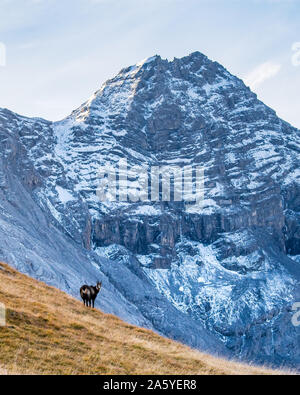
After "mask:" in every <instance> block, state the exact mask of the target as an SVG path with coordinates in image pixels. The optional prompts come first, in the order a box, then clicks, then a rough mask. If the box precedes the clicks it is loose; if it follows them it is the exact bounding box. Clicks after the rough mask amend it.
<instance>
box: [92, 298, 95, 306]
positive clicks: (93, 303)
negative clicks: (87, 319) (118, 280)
mask: <svg viewBox="0 0 300 395" xmlns="http://www.w3.org/2000/svg"><path fill="white" fill-rule="evenodd" d="M92 307H93V308H94V307H95V301H94V299H93V300H92Z"/></svg>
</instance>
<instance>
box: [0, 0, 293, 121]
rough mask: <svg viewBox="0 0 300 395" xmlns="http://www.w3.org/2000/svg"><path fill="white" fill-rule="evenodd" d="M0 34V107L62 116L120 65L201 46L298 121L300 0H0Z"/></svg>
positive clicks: (288, 117)
mask: <svg viewBox="0 0 300 395" xmlns="http://www.w3.org/2000/svg"><path fill="white" fill-rule="evenodd" d="M0 42H2V43H4V44H5V46H6V66H5V67H3V66H0V86H1V89H0V107H6V108H9V109H11V110H13V111H16V112H18V113H21V114H23V115H28V116H40V117H43V118H46V119H50V120H58V119H61V118H63V117H65V116H67V115H68V114H69V113H70V112H71V111H72V110H74V109H75V108H76V107H78V106H79V105H80V104H82V103H83V102H84V101H85V100H86V99H88V98H89V96H91V94H92V93H93V92H94V91H95V90H97V89H98V88H99V87H100V86H101V84H102V83H103V82H104V81H105V80H106V79H108V78H110V77H112V76H114V75H115V74H116V73H117V72H118V71H119V70H120V69H121V68H123V67H125V66H128V65H132V64H134V63H136V62H138V61H140V60H142V59H144V58H146V57H149V56H152V55H154V54H159V55H161V56H162V57H163V58H168V59H173V57H182V56H185V55H188V54H189V53H191V52H194V51H200V52H203V53H204V54H206V55H207V56H208V57H209V58H211V59H213V60H216V61H218V62H220V63H222V64H223V65H224V66H225V67H226V68H227V69H228V70H229V71H230V72H231V73H233V74H235V75H237V76H239V77H241V78H244V79H246V81H247V82H248V84H250V85H251V86H252V87H253V90H254V91H255V92H256V93H257V94H258V96H259V98H260V99H262V100H263V101H264V102H265V103H266V104H268V105H270V106H271V107H273V108H274V109H275V110H276V111H277V113H278V115H279V116H281V117H282V118H284V119H285V120H287V121H289V122H290V123H292V124H293V125H294V126H297V127H299V128H300V94H299V88H300V64H299V63H300V53H299V56H298V54H297V53H298V52H300V44H299V49H298V50H297V45H296V44H295V43H299V42H300V0H0ZM293 44H294V45H295V48H296V49H295V50H294V51H292V45H293ZM0 49H1V46H0ZM0 55H1V54H0ZM293 55H294V61H293V62H292V56H293ZM293 63H294V64H293ZM0 64H1V56H0ZM297 64H299V65H298V66H297Z"/></svg>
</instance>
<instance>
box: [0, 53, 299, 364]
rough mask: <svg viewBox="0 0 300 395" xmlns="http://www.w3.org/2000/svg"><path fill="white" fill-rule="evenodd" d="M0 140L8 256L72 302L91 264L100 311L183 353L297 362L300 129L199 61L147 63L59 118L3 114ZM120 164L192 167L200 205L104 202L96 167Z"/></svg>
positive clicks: (0, 247) (216, 67) (0, 199)
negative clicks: (99, 278) (185, 345)
mask: <svg viewBox="0 0 300 395" xmlns="http://www.w3.org/2000/svg"><path fill="white" fill-rule="evenodd" d="M0 142H1V144H2V145H1V146H2V147H3V149H2V152H1V154H2V156H1V160H0V169H1V172H0V187H1V188H0V192H1V194H0V204H1V207H3V208H2V214H1V216H0V219H1V221H0V232H1V233H2V244H0V252H1V251H2V252H1V254H2V255H3V256H1V254H0V258H2V259H3V260H4V261H7V262H10V263H13V264H15V265H16V266H17V267H19V268H21V269H22V270H24V271H26V272H28V273H30V274H32V275H35V276H36V277H39V278H42V279H44V280H46V281H48V282H51V284H56V285H58V286H59V287H61V288H63V289H66V290H69V292H70V289H71V288H72V286H71V285H72V284H77V277H78V276H82V275H84V274H83V273H84V272H85V271H86V270H87V268H88V271H89V273H93V274H95V273H99V272H100V273H102V275H103V276H106V278H107V287H109V290H110V291H109V292H110V293H109V292H108V294H107V296H106V299H105V302H103V305H101V306H102V307H103V308H104V309H105V311H108V312H112V310H114V311H117V314H119V315H121V314H122V311H124V314H123V316H122V317H124V315H125V316H126V317H128V320H130V321H131V322H132V321H134V320H135V321H134V323H136V322H138V323H140V324H141V325H145V326H148V327H153V328H154V329H156V330H158V331H160V332H161V333H164V334H167V335H169V336H171V337H173V338H176V339H177V340H181V341H186V342H189V344H191V345H193V346H197V347H202V346H203V344H204V343H203V339H202V338H201V336H200V335H199V333H201V331H202V333H205V337H206V338H205V340H207V342H208V343H207V344H208V348H209V347H212V348H214V347H217V348H218V349H219V350H222V349H223V347H226V349H227V350H228V352H229V353H230V354H231V355H233V356H235V357H236V358H237V357H239V358H241V359H247V360H251V361H256V362H264V363H268V362H270V363H273V364H277V365H278V364H281V363H283V362H286V363H289V364H290V365H293V366H299V363H300V353H299V335H298V332H297V329H296V328H295V327H293V325H292V324H291V305H292V303H293V302H294V301H297V300H300V294H299V279H300V272H299V271H300V267H299V263H298V262H299V260H300V258H299V257H300V241H299V240H300V238H299V234H300V225H299V224H300V208H299V196H300V171H299V167H300V166H299V163H300V157H299V152H300V145H299V130H297V129H295V128H293V127H292V126H290V125H289V124H287V123H286V122H283V121H282V120H281V119H279V118H278V117H277V116H276V113H275V112H274V111H273V110H272V109H270V108H269V107H267V106H266V105H265V104H264V103H262V102H261V101H259V100H258V99H257V97H256V95H255V94H254V93H252V92H251V91H250V89H249V88H248V87H246V86H245V84H244V83H243V81H241V80H240V79H239V78H237V77H235V76H233V75H232V74H230V73H229V72H228V71H227V70H226V69H225V68H224V67H223V66H221V65H220V64H218V63H216V62H212V61H210V60H209V59H208V58H207V57H206V56H205V55H203V54H201V53H199V52H196V53H193V54H191V55H189V56H187V57H183V58H181V59H174V60H173V61H168V60H163V59H161V58H160V57H159V56H155V57H152V58H148V59H146V60H145V61H143V62H140V63H137V64H136V65H134V66H131V67H127V68H125V69H123V70H121V71H120V73H119V74H118V75H116V76H115V77H114V78H112V79H110V80H108V81H107V82H106V83H105V84H104V85H103V86H102V87H101V89H100V90H99V91H97V92H96V93H95V94H94V95H93V96H92V98H91V99H90V100H88V101H87V102H86V103H85V104H83V105H82V106H81V107H80V108H79V109H77V110H75V111H74V112H73V113H72V114H71V115H70V116H69V117H67V118H66V119H64V120H63V121H61V122H55V123H53V124H51V123H48V122H45V121H42V120H36V119H35V120H30V119H25V118H22V117H19V116H17V115H15V114H13V113H3V112H1V111H0ZM120 159H127V162H128V166H129V167H130V168H132V167H133V166H137V165H144V166H153V165H155V166H162V165H168V166H175V165H176V166H178V167H180V168H182V167H183V166H186V165H189V166H199V167H201V168H202V169H204V173H205V183H204V202H203V205H202V206H201V207H198V206H197V207H189V208H188V209H186V207H185V205H184V204H182V202H168V203H165V202H161V201H159V202H154V201H148V202H144V201H136V202H132V201H121V202H106V201H105V202H100V201H99V199H98V198H97V196H96V190H97V188H98V186H99V182H100V180H99V168H105V169H110V168H113V167H114V166H116V164H117V163H118V162H119V160H120ZM16 180H17V181H16ZM130 183H131V184H130V185H129V187H130V188H131V187H133V186H135V187H136V186H139V185H140V184H139V183H140V180H139V178H138V177H137V176H136V175H132V176H131V177H130ZM16 207H17V208H18V209H17V208H16ZM25 208H26V210H25ZM22 210H23V211H22ZM24 210H25V212H24ZM28 212H32V213H35V214H34V215H33V216H32V218H31V217H28ZM7 213H9V214H7ZM13 218H18V226H16V220H15V219H13ZM41 218H42V219H41ZM36 223H39V226H37V225H36ZM20 229H22V232H21V231H20ZM40 229H42V230H40ZM49 229H50V230H49ZM7 233H8V234H12V236H10V237H9V238H8V239H7V237H6V234H7ZM27 233H28V234H30V235H31V236H30V237H28V236H27ZM35 239H36V240H37V241H36V242H35V241H34V240H35ZM0 240H1V238H0ZM4 240H5V242H4ZM16 244H18V245H19V246H20V247H19V249H18V250H15V245H16ZM48 244H51V247H49V246H48ZM56 244H58V247H57V248H54V246H55V245H56ZM35 245H37V246H40V248H39V249H37V250H36V248H35V247H32V246H35ZM68 248H69V250H70V251H69V252H68V254H67V253H66V252H65V250H66V249H68ZM32 249H33V251H34V252H32V251H31V250H32ZM41 251H42V252H41ZM45 251H46V252H45ZM66 254H67V256H66ZM81 260H82V262H83V263H81ZM28 262H29V263H30V264H29V263H28ZM49 262H50V263H49ZM31 265H32V266H31ZM81 265H82V268H81ZM133 282H134V283H135V284H136V287H134V289H132V287H129V286H128V284H130V283H133ZM66 283H67V284H68V285H66ZM69 284H71V285H69ZM68 287H69V288H68ZM129 288H130V289H129ZM120 295H122V298H123V299H122V301H123V302H122V306H119V307H118V304H117V301H118V298H119V296H120ZM158 295H159V296H160V299H159V303H158V307H155V306H157V304H156V303H157V302H156V300H157V298H158ZM110 301H111V303H110ZM125 306H126V308H125ZM170 306H172V309H170ZM183 317H184V319H183ZM170 322H172V323H173V322H181V323H183V322H184V324H182V325H181V324H179V323H178V325H179V327H178V328H174V326H172V327H170V325H169V323H170ZM200 328H201V329H200ZM203 331H204V332H203Z"/></svg>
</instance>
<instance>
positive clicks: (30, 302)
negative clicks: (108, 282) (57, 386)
mask: <svg viewBox="0 0 300 395" xmlns="http://www.w3.org/2000/svg"><path fill="white" fill-rule="evenodd" d="M100 297H101V294H100ZM0 302H2V303H4V304H5V305H6V308H7V314H6V317H7V325H6V327H0V374H1V373H2V374H3V373H6V372H8V373H17V374H18V373H24V374H235V373H239V374H261V373H265V374H276V373H278V372H275V371H269V370H266V369H263V368H256V367H250V366H247V365H241V364H238V363H233V362H228V361H225V360H222V359H217V358H214V357H211V356H208V355H205V354H202V353H200V352H197V351H194V350H191V349H190V348H188V347H186V346H183V345H182V344H179V343H176V342H174V341H171V340H168V339H165V338H163V337H161V336H159V335H157V334H155V333H153V332H152V331H149V330H146V329H141V328H138V327H135V326H132V325H128V324H126V323H124V322H123V321H121V320H120V319H118V318H116V317H114V316H112V315H108V314H103V313H102V312H101V311H99V310H89V309H87V308H84V307H83V305H82V304H81V303H80V302H79V301H77V300H76V299H74V298H72V297H70V296H68V295H66V294H65V293H63V292H61V291H59V290H57V289H55V288H52V287H49V286H47V285H45V284H44V283H41V282H38V281H36V280H34V279H32V278H30V277H27V276H25V275H22V274H20V273H18V272H16V271H15V270H13V269H12V268H10V267H9V266H7V265H5V264H2V263H0Z"/></svg>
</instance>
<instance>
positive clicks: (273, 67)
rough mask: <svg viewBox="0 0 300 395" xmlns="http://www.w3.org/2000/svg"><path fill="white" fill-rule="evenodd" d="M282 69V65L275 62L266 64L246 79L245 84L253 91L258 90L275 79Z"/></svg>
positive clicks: (257, 68)
mask: <svg viewBox="0 0 300 395" xmlns="http://www.w3.org/2000/svg"><path fill="white" fill-rule="evenodd" d="M280 69H281V65H280V64H277V63H273V62H266V63H263V64H261V65H259V66H258V67H256V68H255V69H254V70H252V71H251V72H250V73H249V74H248V75H246V77H245V78H244V81H245V84H246V85H248V86H250V88H251V89H255V88H257V87H258V86H259V85H261V84H262V83H263V82H265V81H266V80H268V79H270V78H273V77H275V76H276V75H277V74H278V73H279V71H280Z"/></svg>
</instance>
